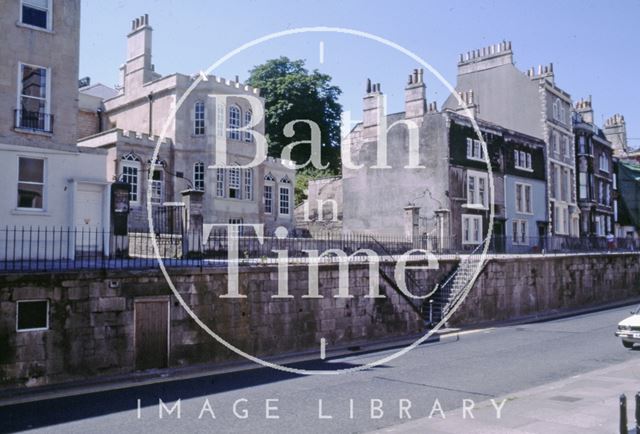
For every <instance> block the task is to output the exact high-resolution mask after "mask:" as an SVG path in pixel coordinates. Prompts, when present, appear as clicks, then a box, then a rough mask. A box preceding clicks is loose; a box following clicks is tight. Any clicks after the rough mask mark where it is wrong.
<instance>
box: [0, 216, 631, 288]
mask: <svg viewBox="0 0 640 434" xmlns="http://www.w3.org/2000/svg"><path fill="white" fill-rule="evenodd" d="M166 221H171V219H167V220H166ZM176 221H179V220H176ZM157 229H160V226H158V228H157ZM234 241H235V242H236V244H237V252H238V254H237V256H238V261H239V262H241V263H244V264H249V265H252V264H253V265H256V264H258V265H259V264H273V263H275V262H277V261H281V260H286V261H290V262H300V263H303V262H305V261H307V260H308V259H309V258H310V257H315V258H317V259H318V261H322V262H332V261H335V260H336V258H337V257H339V256H342V257H347V259H348V260H349V261H350V262H363V261H365V260H366V258H367V255H366V254H362V252H361V253H359V254H358V255H354V254H355V253H356V252H357V251H358V250H363V249H364V250H369V251H371V252H373V253H374V254H376V255H377V256H378V257H379V260H380V261H381V262H385V261H396V260H397V257H398V255H402V254H405V253H407V252H408V251H410V250H412V249H423V250H426V251H428V252H430V253H433V254H435V255H436V256H437V257H438V258H439V259H446V258H447V257H448V256H450V259H458V258H459V257H466V256H468V255H469V254H470V253H473V252H474V250H475V249H477V248H478V245H465V244H462V243H459V242H456V239H450V240H442V239H436V238H435V237H420V238H416V239H410V238H407V237H402V236H391V235H376V236H375V237H373V236H371V235H369V234H340V235H336V234H324V235H316V236H315V237H301V236H292V237H287V238H284V239H280V238H278V237H276V236H264V237H262V238H261V239H258V237H257V236H255V234H249V233H245V234H243V235H240V236H238V237H237V238H236V239H234ZM512 241H513V240H511V239H510V238H509V237H503V238H497V237H493V238H492V240H491V241H490V244H489V253H490V254H497V255H502V254H554V253H555V254H562V253H594V252H625V251H626V252H629V251H636V252H640V243H639V242H638V240H634V239H627V238H622V239H615V240H613V241H607V240H606V239H605V238H569V237H559V236H549V237H542V238H532V239H530V240H528V241H529V244H528V245H525V244H513V242H512ZM519 241H522V240H519ZM156 253H157V254H156ZM229 257H230V243H229V237H228V235H227V233H226V232H225V231H214V232H212V233H211V234H210V235H209V237H208V238H207V240H205V242H204V243H203V233H202V231H201V230H198V231H188V232H187V231H185V230H184V228H183V227H182V225H181V224H176V225H173V224H170V225H167V226H166V227H164V228H162V230H156V232H155V233H154V234H149V233H148V232H147V231H144V230H139V231H134V232H132V231H130V232H129V234H128V235H127V236H119V235H114V234H113V233H111V232H110V231H106V230H102V229H98V228H89V227H78V228H69V227H66V228H65V227H56V228H52V227H9V226H5V227H4V228H0V271H29V270H47V271H50V270H67V269H85V268H89V269H94V268H105V269H106V268H152V267H157V260H158V258H160V259H162V260H163V261H164V263H165V265H166V266H198V267H203V266H223V265H226V264H227V262H228V259H229ZM418 259H420V255H418ZM408 283H409V284H410V286H412V287H413V288H415V289H417V286H418V283H417V282H415V281H414V279H413V277H411V276H409V277H408ZM422 289H425V290H426V289H428V288H422Z"/></svg>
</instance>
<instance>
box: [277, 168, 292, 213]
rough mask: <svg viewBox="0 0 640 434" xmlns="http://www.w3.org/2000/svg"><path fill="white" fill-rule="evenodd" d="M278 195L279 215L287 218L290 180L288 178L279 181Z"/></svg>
mask: <svg viewBox="0 0 640 434" xmlns="http://www.w3.org/2000/svg"><path fill="white" fill-rule="evenodd" d="M278 193H279V199H280V206H279V211H280V215H283V216H288V215H290V214H291V180H290V179H289V177H288V176H285V177H283V178H282V179H280V187H279V189H278Z"/></svg>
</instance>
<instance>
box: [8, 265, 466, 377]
mask: <svg viewBox="0 0 640 434" xmlns="http://www.w3.org/2000/svg"><path fill="white" fill-rule="evenodd" d="M392 265H393V264H388V265H387V264H385V267H391V266H392ZM455 265H456V261H441V263H440V269H439V270H430V271H414V272H413V273H414V277H415V278H416V279H417V280H418V281H419V282H420V284H421V285H420V286H421V287H422V288H429V290H430V289H431V288H433V286H434V285H435V284H436V283H437V282H439V281H441V280H442V279H443V277H444V276H445V275H447V274H448V273H450V272H451V270H452V269H453V268H454V267H455ZM169 271H170V274H171V276H172V279H173V282H174V284H175V286H176V288H177V290H178V291H179V293H180V294H181V296H182V297H183V299H184V300H185V301H186V303H187V304H188V305H189V306H190V308H191V309H192V310H193V311H194V312H195V313H196V314H197V315H198V317H199V318H200V319H201V320H202V321H203V322H204V323H205V324H207V326H209V327H210V328H211V329H212V330H213V331H214V332H215V333H217V334H219V335H220V336H221V337H222V338H223V339H225V340H227V341H228V342H230V343H231V344H233V345H235V346H237V347H238V348H240V349H242V350H243V351H246V352H248V353H249V354H252V355H255V356H270V355H277V354H283V353H291V352H298V351H309V350H313V349H317V350H318V357H319V348H320V347H319V346H320V339H321V338H325V339H326V342H327V345H328V348H329V349H331V347H332V346H338V345H350V344H352V343H353V344H354V345H357V344H360V343H363V342H371V341H375V340H379V339H387V338H390V337H396V336H398V337H399V336H408V335H412V334H416V333H419V332H422V331H424V322H423V321H422V319H421V318H420V316H419V315H417V314H416V313H415V311H414V309H413V308H412V307H411V306H410V305H409V304H408V303H407V301H406V300H405V299H403V298H402V297H400V296H399V295H398V293H397V292H395V291H394V290H393V289H392V288H391V287H390V286H389V285H388V284H387V283H386V282H385V281H384V280H383V279H382V278H381V279H380V293H381V294H383V295H385V296H386V298H383V299H370V298H365V297H364V296H365V295H367V294H368V292H369V283H368V282H369V275H368V267H367V266H366V265H363V264H351V265H350V271H349V290H350V294H351V295H353V298H335V297H334V295H335V294H337V293H338V290H337V287H338V276H339V274H338V266H337V264H322V265H320V267H319V283H320V285H319V291H320V294H321V295H322V296H323V298H318V299H311V298H303V295H306V294H307V293H308V270H307V267H306V266H304V265H291V266H290V267H289V293H290V295H292V296H293V297H292V298H289V299H273V298H271V296H272V295H275V294H276V293H277V269H276V268H275V267H270V266H251V267H243V268H241V270H240V284H239V288H240V294H243V295H246V296H247V297H246V298H243V299H224V298H220V295H222V294H225V293H226V292H227V272H226V269H224V268H223V269H220V268H204V269H202V270H200V269H170V270H169ZM415 292H416V294H419V291H415ZM150 299H156V300H157V299H160V300H168V302H169V309H168V310H169V312H168V322H169V327H168V328H169V345H168V346H169V348H168V362H166V363H165V366H166V365H168V366H171V367H179V366H187V365H194V364H210V363H218V362H226V361H231V360H235V359H238V358H239V356H237V355H236V354H235V353H233V352H231V351H230V350H228V349H226V348H225V347H224V346H223V345H221V344H219V343H218V342H217V341H216V340H214V338H212V337H211V336H209V335H208V334H207V333H205V332H204V331H203V330H202V329H201V328H200V327H199V326H198V325H197V324H196V323H195V322H194V321H193V319H192V318H191V317H190V316H189V315H188V314H187V312H186V311H185V310H184V309H183V308H182V306H180V304H179V303H178V300H177V299H176V298H175V297H174V296H173V295H172V293H171V291H170V289H169V288H168V285H167V283H166V281H165V280H164V277H163V276H162V275H161V274H160V272H159V271H158V270H144V271H143V270H109V271H92V272H82V271H80V272H67V273H31V274H26V275H21V276H19V275H15V274H14V275H10V274H7V275H1V276H0V387H3V386H4V387H9V386H31V385H41V384H50V383H56V382H62V381H68V380H77V379H84V378H90V377H93V376H98V375H105V374H122V373H128V372H133V371H135V370H136V369H137V366H136V360H137V359H136V351H141V350H140V348H139V347H138V345H139V344H140V342H138V343H136V339H138V340H143V337H141V336H143V335H141V336H137V335H136V327H140V324H136V312H135V310H136V307H135V306H136V303H137V302H139V301H144V300H150ZM20 300H48V302H49V328H48V329H47V330H34V331H20V332H17V331H16V309H17V302H18V301H20ZM165 330H166V329H165ZM165 336H166V332H165ZM144 339H148V336H146V335H144ZM158 360H159V361H160V360H162V355H158Z"/></svg>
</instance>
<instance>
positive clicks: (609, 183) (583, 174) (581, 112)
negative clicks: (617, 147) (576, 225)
mask: <svg viewBox="0 0 640 434" xmlns="http://www.w3.org/2000/svg"><path fill="white" fill-rule="evenodd" d="M573 130H574V134H575V137H576V143H575V150H576V161H577V163H576V164H577V169H578V172H577V178H576V184H577V188H578V205H579V206H580V235H581V236H599V237H603V236H605V235H607V234H609V233H611V234H613V232H614V212H613V177H614V167H613V160H612V158H613V149H612V146H611V143H610V142H609V141H608V140H607V139H606V136H605V135H604V133H603V131H602V130H601V129H600V128H598V126H597V125H596V123H595V119H594V114H593V107H592V103H591V97H589V98H588V99H586V100H585V99H581V100H580V101H577V102H576V111H575V113H574V116H573Z"/></svg>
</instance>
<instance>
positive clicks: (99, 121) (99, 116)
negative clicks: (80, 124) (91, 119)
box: [96, 108, 103, 133]
mask: <svg viewBox="0 0 640 434" xmlns="http://www.w3.org/2000/svg"><path fill="white" fill-rule="evenodd" d="M102 111H103V110H102V109H101V108H99V109H98V110H96V115H97V116H98V132H99V133H101V132H102Z"/></svg>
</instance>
